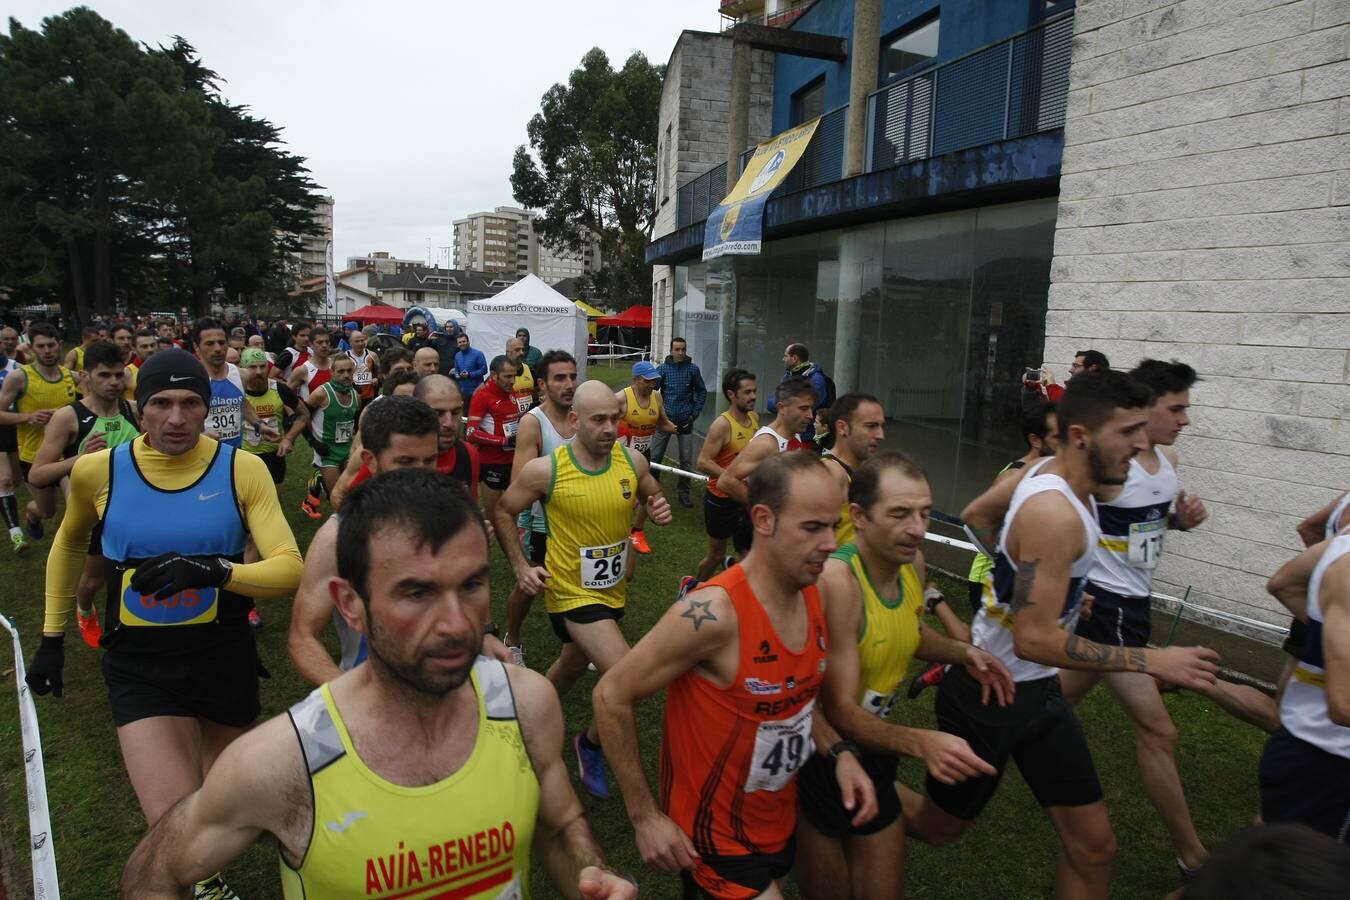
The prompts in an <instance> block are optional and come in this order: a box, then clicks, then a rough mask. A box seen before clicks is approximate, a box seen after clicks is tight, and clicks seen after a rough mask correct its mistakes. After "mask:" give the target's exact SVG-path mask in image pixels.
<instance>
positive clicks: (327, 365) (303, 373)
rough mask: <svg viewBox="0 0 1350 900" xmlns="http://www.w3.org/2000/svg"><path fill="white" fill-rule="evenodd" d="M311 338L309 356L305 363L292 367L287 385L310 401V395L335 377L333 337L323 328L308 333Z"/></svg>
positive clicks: (303, 398)
mask: <svg viewBox="0 0 1350 900" xmlns="http://www.w3.org/2000/svg"><path fill="white" fill-rule="evenodd" d="M306 334H308V335H309V336H310V339H309V348H308V351H307V353H308V355H307V356H305V357H304V361H303V362H300V361H298V360H297V362H296V363H295V364H294V365H293V366H292V367H291V374H290V375H288V376H287V377H286V384H287V385H288V386H289V387H290V389H291V390H293V391H295V392H296V394H298V395H299V396H300V399H301V400H308V399H309V395H310V394H312V393H314V392H315V391H317V390H318V389H319V388H321V387H323V386H324V384H326V383H327V382H328V379H330V378H332V377H333V336H332V335H331V334H329V333H328V332H327V331H326V330H324V329H322V328H315V329H313V330H310V331H307V332H306Z"/></svg>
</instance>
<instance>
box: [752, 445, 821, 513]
mask: <svg viewBox="0 0 1350 900" xmlns="http://www.w3.org/2000/svg"><path fill="white" fill-rule="evenodd" d="M815 470H819V471H821V472H823V473H824V474H826V475H829V472H828V471H827V470H826V469H825V464H824V463H823V462H821V461H820V457H819V456H816V455H815V454H814V453H805V452H799V451H792V452H790V453H777V454H774V455H773V456H770V457H768V458H767V459H765V460H763V461H762V462H760V463H759V465H757V466H755V471H754V472H752V473H751V474H750V489H749V496H748V498H747V500H746V508H747V509H748V508H750V507H754V506H758V505H760V504H763V505H765V506H767V507H768V508H769V509H771V510H773V512H774V515H777V514H778V513H780V512H782V511H783V506H784V505H785V504H786V503H787V498H788V497H789V496H790V495H791V494H792V490H791V488H792V478H793V476H794V475H796V474H797V473H798V472H808V471H815Z"/></svg>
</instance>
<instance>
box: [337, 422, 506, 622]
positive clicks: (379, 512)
mask: <svg viewBox="0 0 1350 900" xmlns="http://www.w3.org/2000/svg"><path fill="white" fill-rule="evenodd" d="M392 402H393V400H392V399H390V400H382V401H380V403H379V405H380V406H383V405H384V404H386V403H392ZM370 412H371V411H367V413H366V414H367V415H369V414H370ZM433 418H434V416H433ZM339 518H340V521H339V523H338V537H337V562H338V577H340V578H344V579H346V580H347V581H348V582H350V583H351V585H352V587H354V588H356V592H357V593H358V594H360V595H361V599H362V600H364V601H365V602H366V603H367V604H369V603H370V596H369V586H370V585H369V579H370V568H371V558H370V542H371V539H372V538H374V537H375V536H376V535H377V534H378V533H379V532H381V531H383V530H385V529H390V528H392V529H399V530H400V531H403V532H405V533H406V534H407V535H408V537H409V538H410V539H411V540H410V542H409V543H406V544H404V546H407V547H410V548H411V549H413V550H421V549H422V548H423V547H430V549H431V550H432V552H436V551H438V550H440V548H441V547H442V546H444V545H445V542H446V541H448V540H450V539H451V538H453V537H454V536H455V535H457V534H459V533H460V532H461V531H463V530H464V529H465V528H478V529H479V530H480V531H481V530H482V529H483V514H482V512H480V511H479V510H478V508H477V507H476V506H474V504H473V502H472V501H471V500H470V499H469V495H468V492H467V491H465V490H464V488H463V486H462V485H461V484H460V483H459V482H457V481H455V480H454V479H453V478H451V477H450V476H449V475H442V474H441V473H439V472H433V471H430V470H428V469H397V470H395V471H393V472H381V473H380V474H378V475H376V476H375V477H374V478H372V479H370V480H369V481H367V482H365V483H364V484H362V485H360V486H359V487H357V488H356V490H354V491H352V492H351V493H350V494H348V495H347V499H346V500H345V501H343V504H342V515H341V516H340V517H339ZM484 534H486V532H484ZM483 561H484V562H485V563H486V562H487V557H486V555H485V556H484V560H483ZM387 562H390V561H389V560H381V561H380V563H381V565H383V564H385V563H387Z"/></svg>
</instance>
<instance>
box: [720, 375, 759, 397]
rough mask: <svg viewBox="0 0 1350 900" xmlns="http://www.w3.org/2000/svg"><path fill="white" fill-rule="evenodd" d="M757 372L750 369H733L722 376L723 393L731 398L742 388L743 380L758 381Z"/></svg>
mask: <svg viewBox="0 0 1350 900" xmlns="http://www.w3.org/2000/svg"><path fill="white" fill-rule="evenodd" d="M757 380H758V379H757V378H756V377H755V373H754V372H751V371H750V370H749V369H732V370H731V371H730V372H728V373H727V374H725V375H723V376H722V393H723V394H725V395H726V396H727V399H730V398H731V396H732V395H733V394H735V393H736V392H737V391H739V390H740V389H741V382H742V381H757Z"/></svg>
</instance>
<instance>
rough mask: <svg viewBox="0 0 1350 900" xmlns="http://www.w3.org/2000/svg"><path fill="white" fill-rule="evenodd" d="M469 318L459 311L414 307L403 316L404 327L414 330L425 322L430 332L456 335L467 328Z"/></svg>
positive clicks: (433, 307)
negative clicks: (413, 328) (414, 327)
mask: <svg viewBox="0 0 1350 900" xmlns="http://www.w3.org/2000/svg"><path fill="white" fill-rule="evenodd" d="M468 321H469V317H468V316H466V315H464V313H463V312H461V311H460V310H457V309H442V308H439V307H435V306H414V307H412V308H411V309H409V310H408V311H407V312H406V313H404V315H403V327H404V328H412V327H413V326H414V325H417V324H419V323H422V322H425V323H426V325H427V330H428V331H444V332H445V333H446V334H450V335H456V334H458V333H459V329H461V328H465V327H467V323H468Z"/></svg>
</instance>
